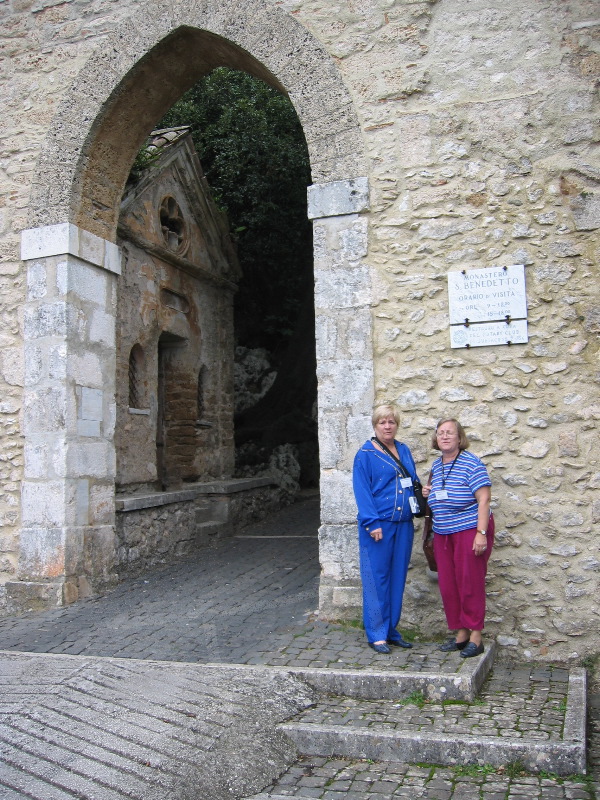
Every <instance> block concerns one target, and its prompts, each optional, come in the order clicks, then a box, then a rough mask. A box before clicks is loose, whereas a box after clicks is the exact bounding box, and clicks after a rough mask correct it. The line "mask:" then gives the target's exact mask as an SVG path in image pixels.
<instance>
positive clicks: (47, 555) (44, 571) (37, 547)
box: [19, 527, 66, 580]
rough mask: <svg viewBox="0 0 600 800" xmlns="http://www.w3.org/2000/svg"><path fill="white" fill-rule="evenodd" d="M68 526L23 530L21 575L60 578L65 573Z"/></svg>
mask: <svg viewBox="0 0 600 800" xmlns="http://www.w3.org/2000/svg"><path fill="white" fill-rule="evenodd" d="M65 546H66V528H64V527H35V528H32V527H25V528H23V530H22V532H21V542H20V549H19V577H20V578H22V579H23V580H35V579H39V578H58V577H60V576H63V575H64V574H65Z"/></svg>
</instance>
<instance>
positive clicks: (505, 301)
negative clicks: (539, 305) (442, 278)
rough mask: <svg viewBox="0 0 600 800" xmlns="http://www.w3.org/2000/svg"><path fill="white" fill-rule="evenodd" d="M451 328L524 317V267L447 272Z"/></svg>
mask: <svg viewBox="0 0 600 800" xmlns="http://www.w3.org/2000/svg"><path fill="white" fill-rule="evenodd" d="M448 299H449V303H450V325H456V324H457V323H460V322H463V323H464V321H465V320H469V322H491V321H492V320H500V319H505V318H506V317H507V316H509V317H510V318H511V319H526V318H527V296H526V294H525V267H524V266H523V264H515V265H513V266H510V267H486V268H484V269H465V270H464V272H449V273H448Z"/></svg>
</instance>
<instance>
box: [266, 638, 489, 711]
mask: <svg viewBox="0 0 600 800" xmlns="http://www.w3.org/2000/svg"><path fill="white" fill-rule="evenodd" d="M495 652H496V646H495V644H494V643H493V642H492V643H491V644H490V645H489V646H488V647H487V648H486V650H485V652H484V653H483V655H482V656H481V658H473V659H464V663H463V664H462V665H461V670H460V672H459V673H451V674H442V673H432V672H429V673H428V672H408V671H405V670H398V671H396V672H392V671H391V670H386V671H385V672H384V671H381V670H341V669H326V668H315V669H303V668H298V667H278V668H275V667H271V669H283V670H285V671H286V672H289V673H292V674H294V675H296V676H298V677H299V678H301V679H302V680H304V681H306V683H308V684H310V686H312V687H314V688H315V689H317V690H318V691H319V692H326V693H328V694H337V695H343V696H344V697H355V698H357V699H361V700H394V699H397V698H398V697H403V696H406V695H409V694H411V692H416V691H421V692H423V695H424V696H425V697H426V698H427V699H428V700H466V701H468V702H472V701H473V700H474V699H475V698H476V697H477V694H478V692H479V690H480V688H481V686H482V685H483V683H484V681H485V679H486V677H487V675H488V673H489V671H490V669H491V668H492V665H493V663H494V656H495ZM457 655H458V654H457Z"/></svg>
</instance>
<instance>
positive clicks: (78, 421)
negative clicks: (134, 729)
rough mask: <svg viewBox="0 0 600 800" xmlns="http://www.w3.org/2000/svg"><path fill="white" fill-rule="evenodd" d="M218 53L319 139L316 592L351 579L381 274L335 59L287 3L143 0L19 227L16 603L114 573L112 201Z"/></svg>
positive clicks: (325, 601)
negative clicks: (354, 437)
mask: <svg viewBox="0 0 600 800" xmlns="http://www.w3.org/2000/svg"><path fill="white" fill-rule="evenodd" d="M140 53H142V54H143V55H142V56H141V57H140ZM219 65H227V66H231V67H233V68H237V69H243V70H246V71H247V72H249V73H251V74H253V75H255V76H256V77H259V78H261V79H263V80H265V81H267V82H268V83H270V84H272V85H273V86H275V87H277V88H278V89H279V90H281V91H283V92H285V93H287V94H288V95H289V97H290V99H291V101H292V103H293V104H294V106H295V108H296V111H297V113H298V115H299V118H300V121H301V123H302V125H303V129H304V133H305V137H306V140H307V144H308V149H309V154H310V159H311V170H312V177H313V182H314V183H313V186H311V187H310V189H309V216H310V217H311V218H312V219H313V220H314V229H315V230H314V233H315V303H316V327H317V372H318V378H319V441H320V450H321V462H322V464H321V466H322V480H321V493H322V523H323V525H322V528H321V538H322V543H321V563H322V566H323V580H322V601H321V602H322V606H323V607H324V608H326V607H327V606H328V605H330V604H331V603H333V604H334V605H336V604H337V603H336V601H335V598H333V595H332V592H333V588H331V590H329V589H327V586H328V580H329V579H330V578H331V585H332V587H333V584H334V582H335V583H336V585H339V582H340V578H342V579H343V577H344V576H343V574H341V572H343V568H341V567H340V563H341V562H342V561H343V560H344V558H345V556H344V552H345V550H347V548H348V547H349V546H351V545H349V540H348V537H347V535H346V533H347V531H346V526H344V525H340V524H339V523H338V520H340V519H341V520H343V519H345V518H346V517H347V512H344V513H341V514H339V513H338V512H339V511H340V503H344V504H346V500H345V498H346V497H347V489H345V488H343V487H342V481H341V480H340V477H341V476H343V475H344V470H346V469H347V466H348V457H349V455H348V453H347V452H346V451H347V444H346V442H347V438H348V431H349V430H352V427H353V425H354V426H359V425H360V423H361V422H362V420H363V419H364V412H365V408H367V407H369V406H370V404H371V400H372V396H373V375H372V372H373V370H372V347H371V316H370V302H371V289H370V278H369V270H368V268H367V267H366V266H364V265H363V264H362V263H361V260H362V259H363V257H364V256H365V255H366V252H367V225H366V217H365V216H361V215H360V212H363V211H365V210H367V208H368V186H367V177H366V175H367V168H366V160H365V157H364V151H363V143H362V138H361V135H360V129H359V125H358V121H357V119H356V114H355V112H354V109H353V106H352V100H351V97H350V95H349V93H348V92H347V90H346V88H345V86H344V84H343V82H342V81H341V78H340V75H339V73H338V72H337V69H336V67H335V65H334V62H333V60H332V59H331V58H330V57H329V55H328V54H327V53H326V52H325V51H324V50H323V48H322V47H321V46H320V44H319V43H318V42H317V41H316V40H315V38H314V37H313V36H312V35H311V34H310V33H309V32H308V31H306V29H304V28H303V27H302V26H301V25H300V24H299V23H298V22H297V21H296V20H295V19H294V18H293V17H292V16H290V15H289V14H287V13H286V12H284V11H281V10H280V9H277V8H273V7H272V6H269V5H268V3H267V2H265V0H251V2H248V3H246V4H244V7H243V9H242V8H240V6H239V5H238V4H237V3H233V2H227V1H225V2H222V3H220V4H218V5H217V4H213V3H211V2H208V0H207V2H206V3H198V2H192V1H191V0H190V1H189V2H187V1H186V2H181V3H177V4H174V6H173V4H171V3H168V4H167V3H165V2H161V1H160V0H153V1H152V2H146V3H144V4H143V8H141V9H140V11H139V12H138V13H137V15H134V16H133V17H132V18H131V19H130V20H129V21H128V22H127V23H126V24H125V25H123V26H121V27H120V28H119V29H117V30H116V31H115V32H114V33H113V34H112V35H111V36H110V37H108V39H107V40H106V41H105V42H104V43H103V45H102V47H101V49H99V50H98V52H97V53H96V54H95V55H94V56H93V57H92V58H90V60H89V61H88V63H87V65H86V66H85V68H84V69H83V70H82V71H81V73H80V74H79V76H78V77H77V79H76V80H75V81H74V82H73V84H72V86H71V87H70V89H69V91H68V92H67V95H66V97H65V99H64V100H63V103H62V105H61V108H60V110H59V112H58V114H57V115H56V117H55V119H54V120H53V123H52V125H51V128H50V130H49V132H48V135H47V137H46V140H45V144H44V147H43V150H42V154H41V156H40V159H39V163H38V168H37V173H36V182H35V186H34V190H33V194H32V199H31V205H30V210H29V224H30V228H29V229H28V230H27V231H25V232H24V233H23V239H22V257H23V259H24V260H26V261H27V262H28V267H29V269H28V283H29V294H28V298H29V299H28V303H27V306H26V309H25V318H26V324H25V356H26V362H27V363H28V364H30V365H32V366H31V368H30V370H29V372H28V376H27V381H26V389H25V401H24V407H25V414H24V435H25V440H26V446H25V480H24V484H23V499H22V503H23V530H22V534H21V543H20V561H19V576H18V577H19V578H20V580H19V581H15V582H14V583H13V584H10V585H8V586H7V592H8V593H9V595H12V597H13V599H14V600H15V603H17V602H18V598H17V595H20V596H21V598H22V600H26V601H27V602H28V603H30V604H31V602H32V601H35V600H38V601H39V602H40V603H43V604H47V603H56V602H58V603H61V602H68V601H70V600H73V599H76V598H77V597H78V596H80V595H81V594H82V593H85V592H86V591H88V590H89V587H88V584H91V586H92V587H94V586H95V585H98V584H101V583H103V582H106V581H108V580H110V573H111V564H112V561H111V548H112V546H113V544H112V542H113V529H114V444H113V432H114V358H115V356H114V326H115V311H114V305H115V303H114V300H115V296H114V295H115V275H116V274H117V273H118V271H119V263H120V259H119V252H118V248H117V247H116V245H114V244H113V242H114V241H115V236H116V224H117V217H118V209H119V202H120V198H121V195H122V192H123V187H124V185H125V181H126V179H127V175H128V173H129V169H130V166H131V163H132V161H133V158H134V156H135V154H136V152H137V151H138V149H139V147H140V145H141V143H142V142H143V140H144V139H145V137H146V135H147V134H148V132H149V130H150V129H151V128H152V125H153V124H154V123H155V122H156V120H157V119H159V118H160V116H161V115H162V114H163V113H164V112H165V111H166V110H167V109H168V108H169V107H170V105H171V104H172V103H173V102H174V101H175V100H176V99H177V98H178V97H179V96H180V95H181V94H182V93H183V92H184V91H185V90H186V89H187V88H189V87H190V86H191V85H193V84H194V83H195V82H196V81H197V79H198V78H199V77H200V76H201V75H202V74H204V73H206V72H208V71H210V70H211V69H213V68H214V67H216V66H219ZM157 75H159V76H160V80H157V79H156V77H157ZM40 287H43V289H42V288H40ZM359 340H360V346H358V347H357V341H359ZM57 342H58V344H57ZM57 364H58V368H57ZM40 421H42V422H40ZM359 421H360V422H359ZM344 480H345V478H344ZM340 571H341V572H340Z"/></svg>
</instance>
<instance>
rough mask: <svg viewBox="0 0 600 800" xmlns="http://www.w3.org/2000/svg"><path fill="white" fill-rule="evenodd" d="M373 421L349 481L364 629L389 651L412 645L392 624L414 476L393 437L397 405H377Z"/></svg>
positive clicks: (398, 608)
mask: <svg viewBox="0 0 600 800" xmlns="http://www.w3.org/2000/svg"><path fill="white" fill-rule="evenodd" d="M372 422H373V430H374V431H375V436H374V437H373V438H372V439H370V440H368V441H366V442H365V443H364V444H363V445H362V447H360V449H359V450H358V453H357V454H356V456H355V458H354V468H353V472H352V481H353V486H354V496H355V498H356V505H357V506H358V517H357V519H358V540H359V553H360V575H361V579H362V587H363V621H364V626H365V632H366V634H367V640H368V642H369V647H372V648H373V650H375V651H376V652H378V653H389V652H391V651H390V648H389V645H395V646H397V647H412V645H411V644H410V643H409V642H406V641H405V640H404V639H403V638H402V636H401V635H400V634H399V633H398V631H397V630H396V626H397V625H398V622H399V621H400V614H401V612H402V596H403V594H404V584H405V583H406V573H407V571H408V563H409V561H410V554H411V550H412V544H413V536H414V527H413V521H412V518H413V509H412V508H411V503H413V504H414V499H413V500H411V497H412V498H414V492H413V488H412V482H413V480H418V478H417V471H416V468H415V462H414V461H413V457H412V455H411V452H410V450H409V449H408V447H407V446H406V445H405V444H402V443H401V442H397V441H396V439H395V436H396V431H397V430H398V422H399V415H398V411H397V410H396V409H395V408H394V407H393V406H389V405H383V406H377V408H376V409H375V410H374V412H373V417H372ZM398 459H399V460H400V462H401V463H402V465H403V467H404V470H402V469H401V468H400V467H399V466H398V464H397V460H398ZM403 473H404V474H403Z"/></svg>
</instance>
